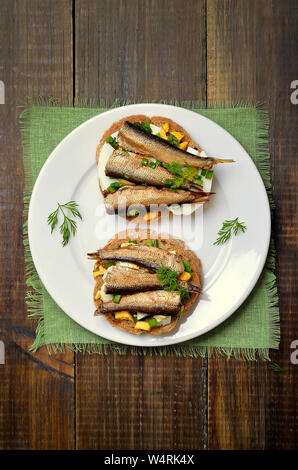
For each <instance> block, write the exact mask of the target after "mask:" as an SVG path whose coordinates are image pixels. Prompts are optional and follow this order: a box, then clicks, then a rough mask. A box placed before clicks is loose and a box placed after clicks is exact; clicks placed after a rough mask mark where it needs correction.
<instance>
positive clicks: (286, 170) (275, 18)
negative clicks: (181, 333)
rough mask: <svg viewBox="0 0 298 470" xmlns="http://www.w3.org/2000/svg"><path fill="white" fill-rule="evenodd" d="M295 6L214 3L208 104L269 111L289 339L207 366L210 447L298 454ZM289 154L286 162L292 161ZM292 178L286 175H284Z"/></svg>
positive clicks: (279, 257) (210, 21)
mask: <svg viewBox="0 0 298 470" xmlns="http://www.w3.org/2000/svg"><path fill="white" fill-rule="evenodd" d="M296 7H297V3H296ZM296 21H297V8H296V9H295V2H292V1H288V2H279V1H266V0H262V1H259V0H256V1H249V2H247V1H245V0H227V1H225V2H222V1H220V0H208V2H207V83H208V89H207V94H208V103H210V102H212V101H222V100H231V101H234V102H237V101H239V100H242V99H244V100H254V101H261V102H264V107H265V109H267V110H268V111H269V112H270V119H271V126H270V151H271V155H272V158H271V165H272V178H273V193H274V198H275V201H276V210H275V211H274V218H273V234H274V239H275V243H276V248H277V267H278V269H277V275H278V289H279V295H280V311H281V328H282V331H281V332H282V341H281V349H280V351H279V352H272V353H271V356H272V359H273V360H275V361H276V362H277V363H278V364H280V365H281V366H282V367H283V368H284V371H283V372H279V373H278V372H273V371H271V370H270V369H268V364H266V363H260V362H259V363H250V364H247V363H239V362H235V361H228V360H226V359H223V358H220V359H212V360H210V361H209V365H208V376H209V382H208V396H209V419H208V435H209V448H212V449H216V448H220V449H263V448H285V449H286V448H288V449H293V448H294V447H295V445H296V444H295V443H297V424H296V419H297V408H296V399H297V392H298V391H297V372H298V371H297V366H296V368H295V366H294V365H292V364H291V363H290V352H291V351H290V343H291V341H293V340H294V339H296V338H298V329H297V322H296V321H295V312H296V311H297V307H296V306H297V292H296V290H295V286H294V282H295V278H296V279H297V271H296V266H295V264H294V263H293V260H294V259H295V246H296V241H297V240H296V233H297V206H296V202H297V200H296V194H297V193H296V188H295V181H297V164H296V155H295V148H297V106H296V108H295V106H294V105H292V104H291V102H290V83H291V81H292V80H293V79H294V78H295V77H296V76H298V74H297V66H296V59H295V55H296V50H297V35H296V36H295V35H294V34H293V32H294V31H295V22H296ZM285 156H286V161H285ZM285 175H286V177H285Z"/></svg>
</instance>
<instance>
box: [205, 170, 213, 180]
mask: <svg viewBox="0 0 298 470" xmlns="http://www.w3.org/2000/svg"><path fill="white" fill-rule="evenodd" d="M212 176H213V170H208V171H207V173H206V178H207V180H211V178H212Z"/></svg>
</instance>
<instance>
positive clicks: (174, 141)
mask: <svg viewBox="0 0 298 470" xmlns="http://www.w3.org/2000/svg"><path fill="white" fill-rule="evenodd" d="M168 142H170V144H172V145H174V147H179V140H178V139H177V137H175V136H174V135H173V134H170V135H169V137H168Z"/></svg>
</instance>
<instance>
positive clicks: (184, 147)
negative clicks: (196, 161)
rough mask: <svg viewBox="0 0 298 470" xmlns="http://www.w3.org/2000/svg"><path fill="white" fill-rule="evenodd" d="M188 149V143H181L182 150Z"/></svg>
mask: <svg viewBox="0 0 298 470" xmlns="http://www.w3.org/2000/svg"><path fill="white" fill-rule="evenodd" d="M187 147H188V142H181V144H179V148H180V149H181V150H186V149H187Z"/></svg>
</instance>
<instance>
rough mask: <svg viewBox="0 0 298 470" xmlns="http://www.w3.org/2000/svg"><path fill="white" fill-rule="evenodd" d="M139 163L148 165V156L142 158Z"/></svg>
mask: <svg viewBox="0 0 298 470" xmlns="http://www.w3.org/2000/svg"><path fill="white" fill-rule="evenodd" d="M141 163H142V165H143V166H148V163H149V160H148V158H142V162H141Z"/></svg>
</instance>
